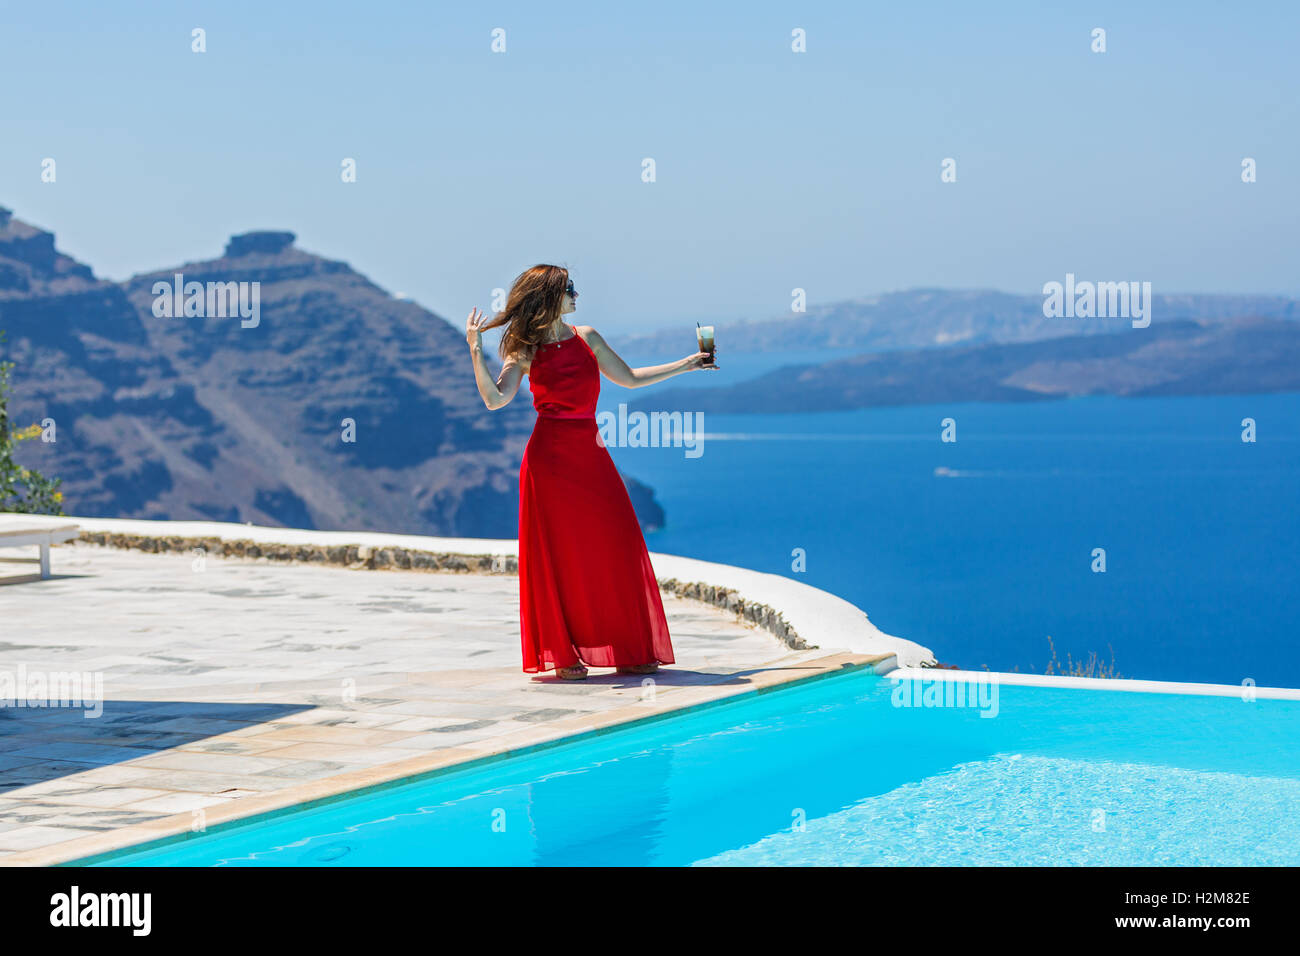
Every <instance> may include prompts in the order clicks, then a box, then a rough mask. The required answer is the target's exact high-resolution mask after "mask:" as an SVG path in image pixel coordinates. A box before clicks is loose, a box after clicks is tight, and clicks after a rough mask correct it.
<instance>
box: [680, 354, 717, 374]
mask: <svg viewBox="0 0 1300 956" xmlns="http://www.w3.org/2000/svg"><path fill="white" fill-rule="evenodd" d="M716 357H717V353H716V352H696V353H695V354H694V355H692V356H691V357H690V358H688V359H687V360H686V368H687V369H690V370H694V369H697V368H713V367H714V364H713V362H714V359H715V358H716Z"/></svg>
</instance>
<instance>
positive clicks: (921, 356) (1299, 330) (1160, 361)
mask: <svg viewBox="0 0 1300 956" xmlns="http://www.w3.org/2000/svg"><path fill="white" fill-rule="evenodd" d="M1282 391H1300V323H1298V322H1292V321H1289V320H1285V319H1268V318H1248V319H1233V320H1225V321H1219V322H1210V321H1204V322H1192V321H1189V320H1181V321H1177V320H1176V321H1168V322H1161V323H1156V322H1153V323H1152V325H1151V326H1150V327H1149V328H1146V329H1133V328H1130V329H1129V330H1128V331H1125V332H1116V333H1113V334H1111V335H1076V336H1071V337H1068V338H1058V339H1049V340H1044V341H1037V342H1021V343H1014V344H1008V345H1002V344H995V345H978V346H963V347H949V348H946V349H914V350H909V351H898V352H875V353H870V354H866V355H856V356H852V357H850V358H845V359H839V360H837V361H833V362H828V363H825V364H821V365H796V366H787V367H785V368H782V369H779V370H777V371H774V372H770V373H768V374H766V375H763V376H761V377H759V378H755V379H751V380H749V381H745V382H740V383H737V384H735V385H731V386H722V387H715V388H698V389H675V390H668V391H665V392H662V393H660V394H658V395H656V396H655V397H654V398H653V399H646V400H642V401H639V402H636V403H632V405H631V407H632V408H633V409H639V410H643V411H651V410H677V409H689V410H690V411H703V412H812V411H819V412H820V411H838V410H847V409H854V408H868V407H872V406H879V405H922V404H927V405H928V404H935V403H940V402H1025V401H1040V400H1043V399H1050V398H1064V397H1068V396H1080V395H1122V396H1132V397H1138V396H1156V395H1223V394H1238V393H1251V392H1282Z"/></svg>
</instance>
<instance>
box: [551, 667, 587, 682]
mask: <svg viewBox="0 0 1300 956" xmlns="http://www.w3.org/2000/svg"><path fill="white" fill-rule="evenodd" d="M555 676H556V677H558V678H559V679H560V680H586V679H587V668H585V667H583V666H582V665H581V664H573V665H570V666H569V667H557V668H556V669H555Z"/></svg>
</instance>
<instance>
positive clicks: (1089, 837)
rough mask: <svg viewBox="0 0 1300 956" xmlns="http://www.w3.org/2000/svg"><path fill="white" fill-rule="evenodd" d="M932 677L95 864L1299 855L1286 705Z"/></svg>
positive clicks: (573, 745)
mask: <svg viewBox="0 0 1300 956" xmlns="http://www.w3.org/2000/svg"><path fill="white" fill-rule="evenodd" d="M958 687H962V688H963V690H965V689H966V688H967V685H958ZM944 690H945V688H944V686H943V685H942V684H939V683H937V682H935V681H933V680H925V681H919V682H914V681H903V682H901V683H898V682H895V681H893V680H891V679H888V678H881V677H877V676H875V675H874V674H871V673H869V672H857V673H853V674H847V675H842V676H836V677H831V678H825V679H821V680H817V681H813V682H810V683H807V684H802V685H797V686H795V687H791V688H788V689H783V690H775V691H772V692H769V693H763V694H759V695H752V696H748V697H747V698H745V699H743V700H738V701H734V702H730V703H726V704H722V705H717V706H713V707H709V708H705V709H701V710H696V711H692V712H689V713H687V714H684V715H682V716H679V717H672V718H668V719H665V720H661V721H656V722H653V723H647V724H643V725H640V726H636V727H632V728H629V729H627V730H621V731H615V732H612V733H608V734H603V735H599V736H595V737H591V738H587V739H583V740H576V741H572V742H570V743H566V744H562V745H559V746H556V747H553V748H550V749H547V750H541V751H536V752H534V753H532V754H528V755H525V756H520V757H514V758H510V759H507V760H503V761H499V762H497V763H494V764H491V765H487V766H482V767H480V768H478V769H466V770H461V771H454V772H451V773H447V774H443V775H440V776H437V777H432V778H427V779H425V780H424V781H421V782H416V783H406V784H397V785H393V786H390V787H387V788H385V789H382V790H380V791H375V792H372V793H370V794H368V795H364V796H358V797H352V798H347V799H344V800H340V801H338V802H335V803H332V804H329V805H327V806H323V807H320V808H317V809H312V810H302V811H296V812H293V813H290V814H285V815H282V816H279V817H276V818H272V819H267V820H262V821H256V820H254V821H253V822H251V823H246V824H240V825H237V826H234V827H231V828H226V829H221V830H218V831H214V832H211V833H208V834H205V835H202V836H197V837H192V838H190V839H187V840H184V841H181V842H175V843H171V844H169V845H164V846H157V847H154V848H152V849H149V848H144V849H139V850H135V851H133V852H123V853H120V854H118V855H116V856H114V857H111V858H108V859H106V860H100V861H98V865H109V866H123V865H126V866H215V865H222V866H330V865H339V866H425V865H507V866H531V865H551V866H582V865H632V866H641V865H666V866H680V865H689V864H701V865H734V866H742V865H755V864H765V865H771V864H775V865H806V864H814V865H890V864H904V865H907V864H914V865H916V864H919V865H931V864H937V865H964V864H979V865H1018V864H1031V865H1045V864H1046V865H1050V864H1059V865H1067V864H1068V865H1104V866H1129V865H1170V864H1174V865H1192V864H1197V865H1276V864H1291V865H1294V864H1297V863H1300V813H1297V812H1296V808H1297V807H1300V746H1298V745H1297V741H1300V701H1290V700H1257V701H1253V702H1247V701H1243V700H1242V699H1241V698H1240V697H1226V698H1225V697H1202V696H1191V695H1180V694H1179V695H1176V694H1154V693H1134V692H1122V691H1093V690H1081V689H1073V688H1041V687H1021V686H1006V685H1003V686H999V687H992V688H990V687H989V686H988V685H984V687H983V688H982V691H983V693H984V696H982V697H981V696H979V695H978V694H975V693H973V692H972V693H969V695H968V694H967V693H963V694H962V698H964V699H963V700H959V699H956V698H955V697H954V696H953V694H952V693H951V692H950V693H949V694H948V695H947V696H945V694H944ZM969 691H974V687H973V686H971V687H969ZM962 704H964V706H962ZM986 715H987V716H986Z"/></svg>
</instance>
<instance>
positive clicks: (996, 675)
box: [881, 667, 1300, 700]
mask: <svg viewBox="0 0 1300 956" xmlns="http://www.w3.org/2000/svg"><path fill="white" fill-rule="evenodd" d="M881 676H882V677H884V678H886V679H892V680H938V681H949V682H953V681H958V682H964V683H979V682H981V681H983V682H986V683H996V684H1014V685H1018V686H1020V687H1071V688H1075V689H1077V690H1120V691H1129V692H1136V693H1142V694H1195V695H1199V696H1201V697H1236V698H1239V699H1242V700H1245V699H1248V698H1247V691H1249V692H1250V694H1253V695H1254V697H1255V699H1257V700H1258V699H1265V700H1300V689H1296V688H1290V687H1252V686H1249V685H1242V684H1182V683H1178V682H1176V681H1163V680H1125V679H1119V678H1110V677H1064V676H1062V677H1056V676H1052V675H1046V674H1010V673H1007V672H1005V671H954V670H948V669H947V668H940V667H899V668H896V669H894V670H891V671H888V672H887V673H885V674H882V675H881Z"/></svg>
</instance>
